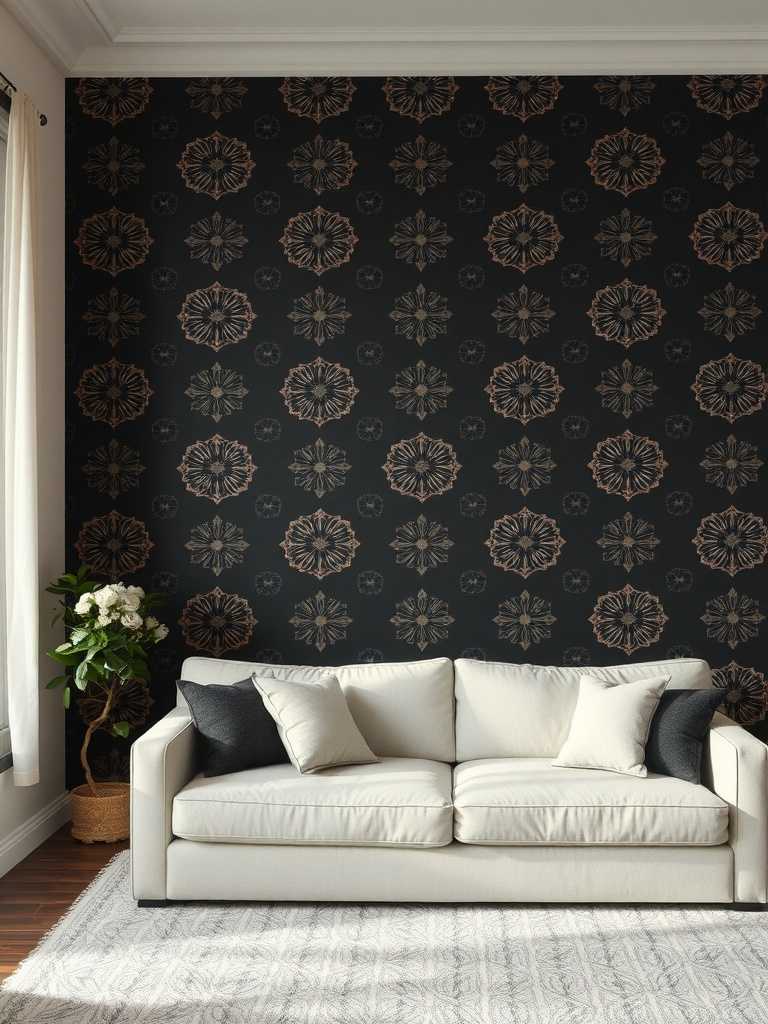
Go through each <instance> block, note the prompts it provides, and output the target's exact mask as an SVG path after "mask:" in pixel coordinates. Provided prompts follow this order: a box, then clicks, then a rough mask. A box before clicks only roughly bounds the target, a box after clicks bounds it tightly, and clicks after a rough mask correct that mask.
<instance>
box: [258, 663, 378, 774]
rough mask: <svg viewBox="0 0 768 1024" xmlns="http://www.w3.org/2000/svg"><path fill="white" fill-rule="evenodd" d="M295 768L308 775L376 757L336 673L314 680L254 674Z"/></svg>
mask: <svg viewBox="0 0 768 1024" xmlns="http://www.w3.org/2000/svg"><path fill="white" fill-rule="evenodd" d="M251 679H252V681H253V685H254V686H255V687H256V689H257V690H258V691H259V693H260V694H261V698H262V700H263V701H264V707H265V708H266V709H267V711H268V712H269V713H270V715H271V716H272V717H273V718H274V720H275V724H276V725H277V731H278V732H279V733H280V739H281V740H282V741H283V746H284V747H285V750H286V753H287V754H288V757H290V759H291V763H292V764H293V766H294V767H295V768H297V769H298V771H300V772H301V773H302V775H304V774H308V773H310V772H318V771H321V770H322V769H323V768H334V767H336V766H338V765H343V764H373V763H374V762H376V761H378V760H379V759H378V757H376V755H375V754H374V753H373V751H372V750H371V748H370V747H369V746H368V744H367V743H366V742H365V739H364V738H363V735H362V733H361V732H360V730H359V729H358V728H357V726H356V725H355V722H354V719H353V718H352V715H351V714H350V711H349V708H348V707H347V702H346V700H345V698H344V694H343V692H342V689H341V686H340V685H339V680H338V679H337V678H336V676H334V675H330V674H329V675H326V676H322V677H321V678H319V679H315V680H313V681H312V682H305V681H302V680H296V679H264V678H261V677H257V676H255V675H254V676H251Z"/></svg>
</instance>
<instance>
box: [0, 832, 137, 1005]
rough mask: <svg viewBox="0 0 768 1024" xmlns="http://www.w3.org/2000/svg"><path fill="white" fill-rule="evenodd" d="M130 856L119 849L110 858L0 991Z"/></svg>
mask: <svg viewBox="0 0 768 1024" xmlns="http://www.w3.org/2000/svg"><path fill="white" fill-rule="evenodd" d="M128 856H130V850H118V852H117V853H116V854H115V855H114V856H112V857H110V858H109V860H108V861H107V863H106V864H105V865H104V866H103V867H102V868H101V869H100V870H99V871H98V872H97V874H95V875H94V876H93V878H92V879H91V880H90V882H89V883H88V885H86V887H85V888H84V889H83V891H82V892H81V893H80V895H79V896H76V897H75V899H74V900H73V901H72V903H71V904H70V905H69V907H68V908H67V910H65V911H64V913H63V914H62V915H61V917H59V918H57V919H56V920H55V921H54V922H53V924H52V925H51V927H50V928H48V929H47V930H46V932H45V933H44V934H43V935H41V936H40V938H39V939H38V941H37V942H36V943H35V945H34V947H33V948H32V949H31V950H30V951H29V953H27V955H26V956H25V957H24V959H23V960H19V962H18V963H17V964H16V967H15V968H14V969H13V971H12V972H11V973H10V974H9V975H8V977H7V978H6V979H5V980H4V981H3V983H2V985H0V993H2V992H3V990H4V989H5V987H6V985H7V984H8V982H9V981H10V980H11V978H13V977H14V976H15V975H16V974H17V973H18V972H19V971H20V970H21V968H22V967H24V966H26V963H27V961H28V960H31V959H32V957H33V956H35V955H36V954H37V952H38V951H39V950H40V949H41V948H42V947H43V946H44V945H45V943H46V942H47V941H48V939H50V937H51V936H52V935H53V933H54V931H56V929H57V928H58V927H59V925H61V924H63V923H64V922H65V921H68V920H69V918H70V917H72V916H73V915H74V913H75V911H76V910H77V909H78V907H79V906H80V904H81V903H82V902H83V900H84V899H85V897H86V896H87V895H88V893H89V892H90V890H91V889H93V888H94V887H95V886H96V884H97V883H98V882H100V881H101V880H102V879H103V878H104V876H105V875H106V874H108V873H109V872H110V871H114V869H115V868H116V867H117V861H119V860H121V859H123V858H125V857H128Z"/></svg>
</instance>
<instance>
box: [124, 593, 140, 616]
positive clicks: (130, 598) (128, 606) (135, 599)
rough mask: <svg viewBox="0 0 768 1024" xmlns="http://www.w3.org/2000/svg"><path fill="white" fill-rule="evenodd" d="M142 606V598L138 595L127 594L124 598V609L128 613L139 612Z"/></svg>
mask: <svg viewBox="0 0 768 1024" xmlns="http://www.w3.org/2000/svg"><path fill="white" fill-rule="evenodd" d="M140 606H141V598H140V597H139V595H138V594H131V593H126V594H125V596H124V597H123V608H124V609H125V610H126V611H127V612H137V611H138V610H139V607H140Z"/></svg>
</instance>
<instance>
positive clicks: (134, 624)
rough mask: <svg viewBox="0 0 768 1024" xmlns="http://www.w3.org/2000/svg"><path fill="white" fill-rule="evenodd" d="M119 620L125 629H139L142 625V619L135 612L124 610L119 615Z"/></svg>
mask: <svg viewBox="0 0 768 1024" xmlns="http://www.w3.org/2000/svg"><path fill="white" fill-rule="evenodd" d="M120 621H121V622H122V624H123V625H124V626H125V628H126V629H141V627H142V625H143V619H142V617H141V616H140V615H138V614H137V613H136V612H125V614H124V615H121V617H120Z"/></svg>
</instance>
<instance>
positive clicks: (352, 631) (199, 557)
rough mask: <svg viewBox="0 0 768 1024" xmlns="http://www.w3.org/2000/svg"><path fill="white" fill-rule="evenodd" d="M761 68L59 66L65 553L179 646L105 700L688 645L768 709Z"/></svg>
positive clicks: (741, 698) (721, 678)
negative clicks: (204, 659)
mask: <svg viewBox="0 0 768 1024" xmlns="http://www.w3.org/2000/svg"><path fill="white" fill-rule="evenodd" d="M765 85H766V83H765V81H764V79H763V78H762V77H761V76H759V75H731V76H722V75H720V76H706V75H705V76H695V77H668V78H648V77H618V76H611V77H603V78H558V77H555V76H528V77H491V78H456V79H454V78H451V77H414V78H387V79H350V78H343V77H337V78H291V79H239V78H219V79H215V78H198V79H191V80H190V79H151V80H150V79H144V78H129V79H81V80H79V81H78V80H72V81H70V83H69V89H68V158H67V166H68V177H67V193H68V232H67V246H68V252H67V258H68V293H67V339H68V341H67V351H68V377H67V403H68V427H67V485H68V494H69V510H68V517H67V532H68V551H69V562H70V565H75V564H77V563H79V562H86V563H88V564H89V565H91V566H92V567H93V569H94V571H95V572H96V573H97V574H99V575H100V576H101V577H103V578H104V579H105V580H106V579H111V580H116V579H121V580H124V581H126V582H130V583H139V584H141V585H143V586H144V587H146V588H147V589H150V588H151V589H155V590H160V591H162V592H163V593H164V594H165V595H166V604H165V607H164V608H163V609H162V610H161V612H160V616H159V617H160V618H161V619H162V620H163V621H165V622H167V623H168V624H169V626H170V627H171V636H170V638H169V639H168V640H167V641H166V642H165V644H163V645H162V646H161V647H160V648H158V651H157V654H156V656H155V657H154V662H153V680H152V684H151V687H149V688H148V687H146V686H144V685H143V684H136V685H135V686H133V687H129V688H128V690H127V691H126V693H125V696H124V700H123V706H122V707H121V708H120V709H119V717H120V718H122V719H124V720H129V721H132V722H135V723H136V724H137V725H139V726H143V725H145V724H146V723H147V722H149V721H151V720H153V719H154V718H156V717H158V716H159V715H160V714H162V713H164V712H165V711H166V710H167V709H168V707H170V706H171V705H172V703H173V702H174V682H175V679H176V678H177V676H178V670H179V665H180V662H181V660H182V659H183V658H184V657H185V656H186V655H190V654H195V653H198V654H207V655H212V656H216V657H219V656H221V657H226V658H242V659H252V660H265V661H283V662H292V663H307V664H323V663H329V664H340V663H345V662H351V661H358V660H363V661H365V660H371V661H374V660H382V659H383V660H408V659H412V658H420V657H431V656H437V655H445V656H449V657H454V656H458V655H463V656H466V657H477V658H488V659H495V660H505V661H518V662H521V661H532V662H539V663H564V664H568V665H584V666H588V665H591V664H611V663H617V662H625V661H627V660H635V661H640V660H652V659H657V658H664V657H685V656H691V655H694V656H701V657H704V658H706V659H708V660H709V661H710V663H711V664H712V665H713V667H714V668H715V670H716V673H715V679H716V682H717V684H718V685H719V686H721V687H722V688H723V692H724V701H725V706H726V708H727V709H728V710H729V713H731V714H732V715H733V716H734V717H736V718H737V719H738V720H739V721H742V722H744V723H745V724H749V725H752V724H754V723H756V722H758V721H760V720H761V719H762V718H763V717H764V714H765V709H766V681H765V676H764V672H765V669H766V664H765V659H764V655H763V647H764V636H765V630H766V626H765V618H764V616H765V611H766V600H765V593H764V587H765V583H764V581H765V570H766V554H768V528H767V526H766V515H767V514H768V513H767V512H766V510H767V509H768V501H767V500H766V499H767V497H768V486H767V484H766V479H767V475H768V470H767V469H766V467H765V465H764V463H765V460H766V450H765V438H766V435H767V433H768V431H767V430H766V412H765V401H766V392H767V384H766V376H765V337H766V333H765V332H766V323H768V314H766V312H765V310H766V308H767V307H768V283H766V282H767V280H768V277H767V275H766V253H767V250H766V241H767V240H768V232H767V231H766V227H765V225H766V224H768V209H767V208H766V191H765V187H764V183H765V171H766V167H768V134H767V133H766V119H767V117H768V98H767V96H766V89H765ZM88 713H89V712H88V706H87V704H86V705H84V706H80V707H79V708H78V707H73V709H72V711H71V712H70V715H69V728H70V731H71V732H72V733H73V734H74V733H79V731H80V730H81V728H82V719H83V716H84V715H87V714H88ZM71 738H72V739H74V735H73V736H72V737H71ZM70 745H71V746H72V745H73V744H70ZM126 751H127V744H125V743H123V742H122V741H119V740H112V739H111V738H109V737H106V736H103V737H102V738H101V743H100V750H99V755H98V757H97V759H96V769H97V772H99V773H100V774H101V775H102V776H104V777H120V776H121V775H123V774H124V772H125V767H126Z"/></svg>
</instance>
